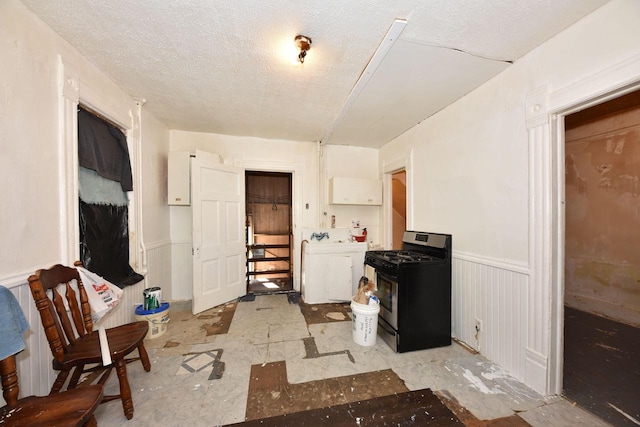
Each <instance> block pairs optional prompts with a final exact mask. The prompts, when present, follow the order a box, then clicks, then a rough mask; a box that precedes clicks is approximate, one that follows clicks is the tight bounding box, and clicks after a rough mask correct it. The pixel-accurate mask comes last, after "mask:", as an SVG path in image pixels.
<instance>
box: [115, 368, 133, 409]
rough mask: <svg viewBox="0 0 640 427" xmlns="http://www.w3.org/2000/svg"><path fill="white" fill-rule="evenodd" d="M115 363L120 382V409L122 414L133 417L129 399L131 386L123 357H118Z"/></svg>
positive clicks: (131, 402)
mask: <svg viewBox="0 0 640 427" xmlns="http://www.w3.org/2000/svg"><path fill="white" fill-rule="evenodd" d="M115 365H116V373H117V374H118V381H119V382H120V398H121V399H122V409H123V410H124V416H125V417H127V419H128V420H130V419H131V418H133V400H132V399H131V388H130V387H129V379H128V378H127V362H125V360H124V359H118V360H117V361H116V362H115Z"/></svg>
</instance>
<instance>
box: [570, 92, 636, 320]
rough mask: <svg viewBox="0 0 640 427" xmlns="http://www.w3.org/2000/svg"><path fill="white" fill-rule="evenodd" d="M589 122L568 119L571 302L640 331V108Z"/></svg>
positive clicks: (589, 119) (618, 112)
mask: <svg viewBox="0 0 640 427" xmlns="http://www.w3.org/2000/svg"><path fill="white" fill-rule="evenodd" d="M611 102H620V101H615V100H614V101H611ZM584 113H588V112H584ZM584 113H583V114H584ZM605 113H606V111H605ZM586 117H587V118H586V119H585V120H584V121H583V122H582V123H580V122H579V123H576V124H573V123H572V122H573V120H572V119H571V117H568V118H567V124H568V127H567V131H566V138H565V142H566V146H565V177H566V208H565V209H566V232H565V243H566V245H565V303H566V304H567V305H569V306H571V307H575V308H579V309H582V310H585V311H588V312H591V313H596V314H601V315H605V316H607V317H611V318H614V319H616V320H619V321H622V322H625V323H629V324H633V325H640V182H639V180H640V107H635V108H631V109H628V108H627V109H624V110H622V111H617V112H613V113H608V114H605V115H604V116H600V117H598V116H595V117H594V116H593V115H590V116H589V115H588V114H586Z"/></svg>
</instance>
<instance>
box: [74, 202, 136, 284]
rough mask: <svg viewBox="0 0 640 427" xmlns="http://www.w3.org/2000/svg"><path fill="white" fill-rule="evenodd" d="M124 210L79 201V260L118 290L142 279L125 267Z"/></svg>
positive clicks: (126, 230)
mask: <svg viewBox="0 0 640 427" xmlns="http://www.w3.org/2000/svg"><path fill="white" fill-rule="evenodd" d="M128 224H129V208H128V206H111V205H94V204H88V203H84V202H83V201H82V200H81V201H80V259H81V260H82V264H83V265H84V266H85V268H86V269H87V270H90V271H93V272H94V273H96V274H99V275H100V276H102V277H104V278H105V279H107V280H108V281H110V282H111V283H113V284H115V285H117V286H118V287H120V288H124V287H125V286H129V285H133V284H135V283H138V282H139V281H141V280H142V279H143V276H142V275H140V274H138V273H136V272H135V271H134V270H133V268H131V266H130V265H129V225H128Z"/></svg>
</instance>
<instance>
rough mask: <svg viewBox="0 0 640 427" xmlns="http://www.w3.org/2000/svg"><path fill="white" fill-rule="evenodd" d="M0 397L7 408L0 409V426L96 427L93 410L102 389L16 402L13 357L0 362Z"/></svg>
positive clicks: (100, 396) (72, 391)
mask: <svg viewBox="0 0 640 427" xmlns="http://www.w3.org/2000/svg"><path fill="white" fill-rule="evenodd" d="M0 376H2V395H3V397H4V400H5V401H6V402H7V405H6V406H4V407H2V408H0V425H2V426H6V427H14V426H15V427H17V426H97V425H98V423H97V422H96V419H95V417H94V416H93V411H95V410H96V408H97V407H98V404H99V403H100V401H101V400H102V386H101V385H91V386H87V387H81V388H76V389H74V390H69V391H65V392H62V393H55V394H51V395H49V396H43V397H37V396H30V397H25V398H23V399H20V400H18V393H19V387H18V375H17V373H16V356H15V355H11V356H9V357H7V358H5V359H2V360H1V361H0Z"/></svg>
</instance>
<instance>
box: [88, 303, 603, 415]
mask: <svg viewBox="0 0 640 427" xmlns="http://www.w3.org/2000/svg"><path fill="white" fill-rule="evenodd" d="M233 309H235V313H233V317H232V320H231V323H230V325H228V330H226V327H220V324H221V323H224V319H229V318H231V313H232V311H233ZM328 314H329V315H328V318H327V323H311V324H307V322H306V321H305V317H304V316H303V314H302V311H301V308H300V305H298V304H297V303H290V302H289V299H288V298H287V295H284V294H280V295H262V296H257V297H256V298H255V300H254V301H241V302H238V303H237V304H228V305H224V306H220V307H216V308H214V309H211V310H208V311H206V312H204V313H201V314H199V315H197V316H193V315H191V312H190V304H186V303H173V304H172V305H171V308H170V317H171V320H170V322H169V326H168V330H167V332H166V334H164V335H163V336H161V337H157V338H155V339H151V340H147V341H145V342H146V347H147V350H148V352H149V356H150V359H151V363H152V368H151V372H149V373H146V372H144V370H143V369H142V366H141V365H140V364H139V363H133V364H130V365H128V374H129V381H130V384H131V389H132V394H133V402H134V408H135V412H134V417H133V419H132V420H130V421H127V419H126V418H125V417H124V414H123V412H122V406H121V404H120V401H113V402H109V403H105V404H102V405H100V407H99V408H98V410H97V411H96V419H97V421H98V424H99V425H100V426H103V427H108V426H127V425H128V426H162V427H167V426H185V425H189V426H192V427H196V426H219V425H226V424H233V423H238V422H241V421H245V420H246V419H251V417H252V416H253V415H252V414H248V401H249V400H250V396H249V390H250V381H251V373H252V368H259V367H267V366H271V365H270V364H272V363H273V365H274V366H275V365H278V364H282V363H281V362H284V365H285V366H286V378H285V379H284V381H285V382H288V384H290V385H293V384H296V385H297V387H302V386H303V385H304V384H307V383H309V384H318V381H322V380H329V379H334V378H337V377H343V376H347V375H354V378H355V376H357V375H360V374H366V375H368V376H371V375H375V373H376V372H378V371H380V375H384V374H383V372H384V371H386V372H392V374H393V375H396V376H397V377H398V378H399V379H400V380H401V382H404V386H406V388H407V389H408V390H411V391H413V390H420V389H427V388H428V389H431V390H433V391H434V392H435V393H436V395H438V396H439V397H440V400H442V401H443V402H445V403H446V404H447V406H449V407H450V408H451V409H452V411H453V412H454V413H456V415H458V417H459V418H460V420H461V421H463V423H464V424H465V425H474V426H476V425H478V426H479V425H492V424H491V422H490V421H488V422H485V421H482V420H499V419H502V418H505V417H516V418H517V419H518V425H527V423H528V424H529V425H532V426H544V427H553V426H558V427H559V426H575V425H586V426H606V425H608V424H606V423H604V422H603V421H601V420H600V419H598V418H596V417H594V416H593V415H591V414H589V413H588V412H586V411H583V410H582V409H580V408H579V407H577V406H574V405H572V404H571V403H570V402H568V401H566V400H564V399H562V398H560V397H551V398H544V397H542V396H540V395H538V394H537V393H536V392H534V391H533V390H531V389H529V388H528V387H526V386H525V385H523V384H522V383H520V382H518V381H516V380H515V379H513V378H511V377H510V376H509V375H508V374H507V373H505V372H504V371H503V370H502V369H500V367H498V366H496V365H495V364H493V363H491V362H490V361H488V360H487V359H486V358H484V357H483V356H481V355H478V354H473V353H472V352H470V351H468V350H467V349H466V348H465V347H463V346H461V345H459V344H456V343H454V344H453V345H451V346H449V347H442V348H435V349H429V350H422V351H416V352H410V353H403V354H397V353H394V352H393V351H392V350H391V349H390V348H389V347H388V346H387V345H386V344H385V343H384V342H382V341H381V340H378V342H377V343H376V345H375V346H372V347H362V346H359V345H357V344H355V343H354V342H353V339H352V330H351V327H352V325H351V322H350V321H349V319H348V318H347V319H344V321H339V320H340V319H341V317H342V316H341V315H340V312H331V313H328ZM227 324H228V322H227ZM314 345H315V347H314ZM310 349H311V350H310ZM314 351H315V353H314ZM310 353H313V354H314V355H313V357H308V356H309V354H310ZM275 362H280V363H275ZM354 384H355V383H354ZM354 388H356V387H351V390H350V391H353V389H354ZM383 388H384V387H380V390H374V392H377V393H378V395H380V396H384V395H385V390H383ZM117 389H118V383H117V378H116V376H115V375H112V377H111V378H110V379H109V381H108V382H107V384H106V389H105V392H106V393H107V394H108V393H116V392H117ZM289 389H296V387H290V388H289ZM370 391H371V390H370ZM392 393H394V392H393V391H391V392H390V393H387V394H392ZM273 399H274V400H275V399H279V396H278V394H276V393H273ZM316 399H317V397H316ZM284 410H285V411H286V410H287V409H286V408H285V409H284ZM249 412H251V411H249ZM292 412H293V411H292ZM508 419H513V418H507V420H508ZM469 420H471V421H469ZM521 421H524V422H521ZM354 425H356V424H355V421H354ZM493 425H513V423H511V424H509V423H507V424H505V423H502V424H500V423H494V424H493Z"/></svg>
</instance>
